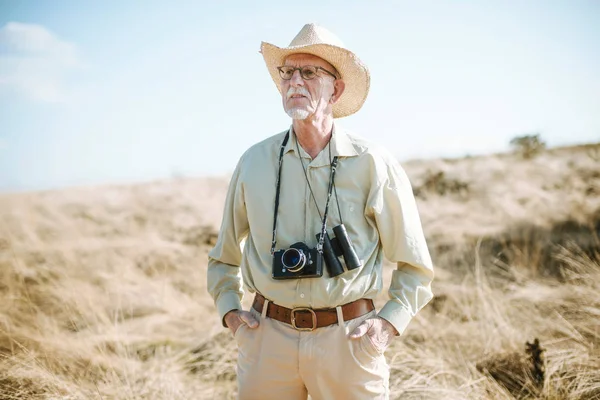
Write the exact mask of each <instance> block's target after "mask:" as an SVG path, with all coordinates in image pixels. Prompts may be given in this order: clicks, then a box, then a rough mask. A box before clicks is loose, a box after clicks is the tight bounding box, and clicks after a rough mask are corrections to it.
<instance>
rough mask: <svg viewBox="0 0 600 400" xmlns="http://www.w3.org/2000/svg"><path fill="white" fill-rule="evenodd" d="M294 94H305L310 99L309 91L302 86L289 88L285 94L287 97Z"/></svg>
mask: <svg viewBox="0 0 600 400" xmlns="http://www.w3.org/2000/svg"><path fill="white" fill-rule="evenodd" d="M294 94H300V95H302V96H306V97H307V98H308V99H309V100H310V93H308V90H306V88H303V87H302V86H298V87H291V88H289V89H288V91H287V93H286V96H287V98H288V99H289V98H290V97H292V95H294Z"/></svg>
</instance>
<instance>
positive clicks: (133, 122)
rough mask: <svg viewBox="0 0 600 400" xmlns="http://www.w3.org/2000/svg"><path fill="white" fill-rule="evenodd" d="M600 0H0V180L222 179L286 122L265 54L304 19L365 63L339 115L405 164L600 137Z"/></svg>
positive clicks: (22, 186) (33, 186)
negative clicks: (528, 141)
mask: <svg viewBox="0 0 600 400" xmlns="http://www.w3.org/2000/svg"><path fill="white" fill-rule="evenodd" d="M599 21H600V2H598V1H595V0H589V1H583V0H582V1H578V0H577V1H575V0H574V1H567V0H565V1H553V0H539V1H528V0H513V1H511V0H508V1H492V0H490V1H447V0H444V1H441V0H440V1H419V2H416V1H328V2H326V1H319V2H317V1H303V2H296V3H294V2H283V3H282V2H274V1H272V2H261V1H253V2H234V1H230V2H183V1H182V2H175V1H174V2H164V1H161V2H159V1H128V2H121V1H119V2H117V1H102V2H75V1H60V0H58V1H52V2H49V1H27V0H20V1H17V0H14V1H8V0H0V191H4V192H6V191H17V190H39V189H49V188H58V187H65V186H72V185H89V184H100V183H126V182H134V181H144V180H152V179H159V178H165V177H170V176H173V175H185V176H205V175H224V174H227V173H229V172H230V171H232V170H233V168H234V167H235V163H236V162H237V160H238V158H239V156H240V155H241V154H242V153H243V151H244V150H245V149H246V148H247V147H249V146H250V145H252V144H253V143H255V142H257V141H259V140H262V139H263V138H265V137H267V136H270V135H272V134H275V133H277V132H279V131H282V130H284V129H286V127H287V126H288V125H289V118H288V117H287V115H286V114H285V113H284V112H283V110H282V106H281V100H280V98H279V95H278V93H277V91H276V89H275V86H274V84H273V82H272V81H271V80H270V77H269V75H268V73H267V71H266V68H265V65H264V61H263V59H262V57H261V56H260V54H259V53H258V50H259V46H260V42H261V41H268V42H270V43H274V44H276V45H279V46H285V45H288V44H289V42H290V41H291V40H292V38H293V37H294V36H295V34H296V33H297V32H298V31H299V30H300V28H301V27H302V26H303V25H304V24H305V23H308V22H315V23H318V24H321V25H323V26H325V27H327V28H328V29H330V30H332V31H333V32H334V33H336V34H337V35H338V36H339V37H340V38H341V39H342V40H343V41H344V43H345V44H346V46H347V47H348V48H350V49H351V50H352V51H354V52H356V53H357V54H358V55H359V57H360V58H361V59H362V60H363V61H364V62H365V63H366V64H367V65H368V66H369V69H370V70H371V75H372V85H371V91H370V94H369V97H368V99H367V102H366V103H365V105H364V107H363V108H362V110H361V111H359V112H358V113H357V114H355V115H353V116H350V117H347V118H343V119H340V120H339V122H340V123H341V124H342V125H343V126H345V127H346V128H349V129H351V130H353V131H355V132H357V133H358V134H360V135H362V136H364V137H367V138H371V139H372V140H374V141H377V142H380V143H382V144H384V145H385V146H386V147H387V148H389V149H390V150H391V151H392V152H393V153H394V154H395V155H396V156H397V157H398V158H399V159H400V160H406V159H412V158H430V157H439V156H443V157H455V156H462V155H465V154H482V153H488V152H496V151H503V150H506V149H507V148H508V142H509V141H510V139H511V138H512V137H514V136H516V135H521V134H527V133H531V132H540V133H541V134H542V137H543V138H544V139H545V140H546V141H547V142H548V143H549V144H550V145H562V144H570V143H583V142H592V141H599V140H600V23H599Z"/></svg>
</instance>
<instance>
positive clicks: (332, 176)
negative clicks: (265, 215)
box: [271, 130, 338, 255]
mask: <svg viewBox="0 0 600 400" xmlns="http://www.w3.org/2000/svg"><path fill="white" fill-rule="evenodd" d="M289 138H290V131H289V130H288V131H287V133H286V134H285V138H284V139H283V142H282V143H281V148H280V150H279V167H278V171H277V181H276V182H277V183H276V189H275V211H274V215H273V238H272V240H271V255H273V254H274V253H275V247H276V246H277V214H278V210H279V195H280V192H281V170H282V166H283V152H284V150H285V146H286V144H287V142H288V140H289ZM298 157H301V155H300V154H298ZM337 161H338V158H337V156H336V157H333V160H332V161H331V173H330V175H329V187H328V189H327V202H326V203H325V212H324V214H323V224H322V226H321V234H320V235H319V242H318V243H317V251H318V252H319V253H322V252H323V242H324V241H325V235H326V234H327V213H328V211H329V200H330V199H331V192H332V190H333V187H334V180H335V171H336V169H337ZM300 162H302V159H301V158H300ZM302 168H303V169H304V163H303V164H302ZM304 172H305V174H306V171H304ZM306 179H307V183H308V177H306ZM309 188H310V186H309ZM310 190H311V195H312V196H313V199H314V195H313V193H312V189H310ZM315 205H316V203H315ZM317 212H319V209H318V208H317ZM319 214H321V213H320V212H319Z"/></svg>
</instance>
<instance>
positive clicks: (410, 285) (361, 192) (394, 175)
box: [208, 125, 433, 333]
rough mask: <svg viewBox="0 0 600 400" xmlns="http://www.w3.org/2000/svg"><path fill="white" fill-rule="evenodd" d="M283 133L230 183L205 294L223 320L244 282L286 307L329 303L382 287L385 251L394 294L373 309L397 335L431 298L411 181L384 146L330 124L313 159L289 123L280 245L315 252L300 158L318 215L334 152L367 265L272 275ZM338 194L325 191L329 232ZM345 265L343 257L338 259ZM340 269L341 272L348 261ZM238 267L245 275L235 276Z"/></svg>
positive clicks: (248, 156) (345, 205)
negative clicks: (311, 274) (318, 273)
mask: <svg viewBox="0 0 600 400" xmlns="http://www.w3.org/2000/svg"><path fill="white" fill-rule="evenodd" d="M286 132H287V131H285V132H282V133H279V134H277V135H275V136H273V137H270V138H268V139H266V140H264V141H262V142H260V143H257V144H256V145H254V146H252V147H251V148H250V149H248V150H247V151H246V152H245V153H244V154H243V155H242V157H241V159H240V160H239V162H238V165H237V167H236V169H235V171H234V173H233V176H232V178H231V182H230V184H229V191H228V194H227V199H226V201H225V209H224V213H223V222H222V225H221V230H220V233H219V238H218V240H217V244H216V245H215V247H214V248H213V249H212V251H211V252H210V253H209V263H208V291H209V293H210V294H211V296H212V297H213V299H214V301H215V304H216V307H217V310H218V312H219V315H220V316H221V319H222V318H223V317H224V316H225V314H226V313H227V312H228V311H231V310H234V309H241V308H242V307H241V298H242V295H243V289H242V281H243V284H244V286H245V287H246V288H247V289H248V290H249V291H250V292H252V293H254V292H259V293H261V294H262V295H263V296H264V297H265V298H267V299H269V300H270V301H272V302H274V303H275V304H279V305H281V306H284V307H288V308H294V307H311V308H329V307H335V306H338V305H342V304H346V303H349V302H352V301H354V300H357V299H360V298H371V299H372V298H375V296H376V295H377V294H378V293H379V292H380V291H381V290H382V287H383V282H382V262H383V257H384V255H385V257H387V259H388V260H390V261H392V262H395V263H397V268H396V270H395V271H394V272H393V274H392V279H391V284H390V287H389V296H390V300H389V301H388V302H387V303H386V304H385V305H384V307H383V308H382V309H381V310H380V311H379V313H378V315H379V316H380V317H382V318H384V319H386V320H388V321H389V322H391V323H392V324H393V325H394V327H395V328H396V330H397V331H398V332H399V333H402V332H403V331H404V330H405V328H406V326H407V325H408V323H409V322H410V320H411V318H412V317H413V316H414V315H415V314H416V313H417V312H418V311H419V310H420V309H421V308H422V307H423V306H424V305H425V304H427V302H428V301H429V300H431V298H432V297H433V295H432V292H431V281H432V279H433V266H432V262H431V257H430V255H429V251H428V249H427V244H426V242H425V238H424V235H423V230H422V227H421V221H420V218H419V214H418V210H417V207H416V203H415V199H414V196H413V192H412V189H411V185H410V182H409V180H408V178H407V176H406V174H405V172H404V170H403V169H402V167H401V166H400V165H399V164H398V162H397V160H396V159H395V158H394V157H392V156H391V154H390V153H389V152H387V151H386V150H385V149H383V148H382V147H380V146H378V145H375V144H373V143H370V142H368V141H366V140H364V139H362V138H360V137H358V136H356V135H353V134H350V133H349V132H347V131H345V130H344V129H342V128H340V127H339V126H335V125H334V130H333V135H332V139H331V141H330V144H328V146H327V147H325V149H323V151H321V152H320V153H319V154H318V155H317V157H316V158H315V159H313V160H311V158H310V156H309V155H308V154H307V153H306V152H305V151H304V149H302V147H299V149H300V153H298V150H297V149H298V147H297V144H296V143H297V141H296V136H295V135H294V134H293V130H292V129H290V139H289V140H288V143H287V144H286V147H285V151H284V156H283V168H282V172H281V194H280V204H279V212H278V218H277V248H276V250H279V249H285V248H288V247H289V246H290V245H291V244H293V243H295V242H299V241H303V242H305V243H306V244H307V245H308V246H309V247H311V248H313V247H315V246H316V244H317V238H316V236H315V235H316V234H317V233H319V232H320V230H321V226H322V220H321V218H320V217H319V213H318V212H317V209H316V206H315V203H314V201H313V199H312V198H311V194H310V190H309V187H308V185H307V182H306V177H305V175H304V171H303V169H302V164H301V163H300V159H299V155H300V157H302V160H303V162H304V166H305V168H306V174H307V177H308V180H309V181H310V185H311V187H312V190H313V193H314V196H315V198H316V201H317V204H318V207H319V210H320V212H321V214H322V213H323V212H324V208H325V203H326V199H327V189H328V183H329V176H330V158H329V151H330V149H329V146H331V157H335V156H338V158H339V160H338V167H337V171H336V175H335V187H336V191H337V195H338V196H339V199H338V200H339V206H340V211H341V214H342V215H341V216H342V219H343V222H344V225H345V227H346V230H347V231H348V235H349V236H350V239H351V240H352V243H353V244H354V248H355V250H356V252H357V254H358V257H359V258H360V259H361V260H363V266H362V267H360V268H357V269H354V270H349V271H346V272H344V273H343V274H341V275H338V276H336V277H333V278H331V277H330V276H329V275H328V273H327V269H326V268H325V267H324V268H323V269H324V273H323V276H322V277H320V278H304V279H290V280H274V279H273V278H272V269H273V257H272V256H271V239H272V232H273V213H274V204H275V189H276V179H277V171H278V164H279V152H280V148H281V144H282V142H283V139H284V137H285V134H286ZM340 222H341V221H340V217H339V213H338V206H337V203H336V193H335V192H334V193H333V194H332V196H331V202H330V204H329V213H328V223H327V226H328V233H329V236H330V237H331V238H333V237H334V234H333V231H332V228H333V227H334V226H337V225H339V224H340ZM340 261H341V263H342V265H344V260H343V257H340ZM344 269H346V267H345V265H344ZM240 273H241V275H240Z"/></svg>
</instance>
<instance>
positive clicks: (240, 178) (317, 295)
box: [208, 24, 433, 399]
mask: <svg viewBox="0 0 600 400" xmlns="http://www.w3.org/2000/svg"><path fill="white" fill-rule="evenodd" d="M261 53H262V55H263V57H264V59H265V62H266V64H267V69H268V71H269V73H270V74H271V77H272V78H273V80H274V81H275V84H276V85H277V88H278V89H279V92H280V93H281V96H282V102H283V108H284V110H285V111H286V113H287V114H288V115H289V116H290V117H291V118H292V124H291V127H290V128H289V129H286V130H285V131H284V132H281V133H279V134H277V135H274V136H271V137H269V138H268V139H266V140H264V141H262V142H260V143H258V144H255V145H254V146H252V147H251V148H250V149H248V150H247V151H246V152H245V153H244V154H243V155H242V157H241V159H240V160H239V162H238V165H237V167H236V169H235V171H234V173H233V176H232V178H231V183H230V185H229V191H228V194H227V199H226V202H225V210H224V214H223V222H222V226H221V230H220V233H219V238H218V240H217V243H216V245H215V247H214V249H212V251H211V252H210V254H209V265H208V290H209V292H210V294H211V295H212V297H213V298H214V301H215V304H216V307H217V310H218V312H219V315H220V317H221V321H222V323H223V325H224V326H226V327H228V328H229V329H230V330H231V332H232V333H233V335H234V337H235V340H236V342H237V345H238V363H237V375H238V393H239V394H238V396H239V398H241V399H306V398H307V395H308V394H310V395H311V397H312V398H313V399H373V398H388V396H389V387H388V381H389V367H388V365H387V363H386V360H385V357H384V351H385V350H386V348H387V347H388V346H389V344H390V342H391V341H392V339H393V338H394V337H395V336H398V335H400V334H402V332H403V331H404V330H405V328H406V326H407V325H408V323H409V322H410V320H411V318H412V317H413V316H414V315H415V314H416V313H417V312H418V311H419V310H420V309H421V308H422V307H423V306H424V305H425V304H426V303H427V302H428V301H429V300H430V299H431V298H432V292H431V281H432V279H433V267H432V262H431V258H430V256H429V252H428V249H427V245H426V242H425V239H424V235H423V231H422V227H421V222H420V218H419V215H418V211H417V207H416V204H415V199H414V196H413V193H412V189H411V185H410V182H409V180H408V178H407V177H406V174H405V173H404V171H403V169H402V168H401V167H400V165H399V164H398V162H397V161H396V160H395V159H394V157H392V156H391V155H390V154H389V153H388V152H387V151H386V150H385V149H383V148H382V147H380V146H377V145H375V144H373V143H371V142H369V141H367V140H365V139H362V138H360V137H359V136H356V135H354V134H352V133H350V132H348V131H346V130H344V129H342V128H341V127H340V126H339V125H338V124H337V123H335V121H334V119H335V118H341V117H344V116H347V115H350V114H353V113H355V112H357V111H358V110H359V109H360V108H361V106H362V105H363V103H364V101H365V99H366V97H367V94H368V91H369V83H370V76H369V72H368V69H367V68H366V66H365V65H364V64H363V63H362V62H361V61H360V59H359V58H358V57H357V56H356V55H355V54H353V53H352V52H350V51H349V50H347V49H346V48H345V47H344V46H343V44H342V43H341V42H340V40H339V39H338V38H337V37H336V36H334V35H333V34H332V33H331V32H329V31H328V30H326V29H324V28H322V27H319V26H316V25H313V24H308V25H305V26H304V27H303V28H302V30H301V31H300V32H299V33H298V35H297V36H296V37H295V38H294V40H292V42H291V44H290V46H289V47H285V48H280V47H277V46H274V45H272V44H268V43H264V42H263V43H262V45H261ZM390 129H393V127H390ZM243 241H245V243H244V245H243V250H242V242H243ZM384 255H385V257H386V258H387V259H388V260H390V261H392V262H394V263H396V265H397V267H396V269H395V270H394V271H393V274H392V278H391V283H390V286H389V297H390V299H389V301H388V302H387V303H386V304H385V305H384V306H383V307H382V308H381V309H380V310H379V311H378V312H377V310H375V307H374V305H373V299H374V298H375V297H376V296H377V294H378V293H379V292H380V291H381V290H382V287H383V282H382V275H383V273H382V264H383V258H384ZM242 282H243V286H244V287H245V288H246V289H247V290H249V291H250V292H252V293H255V297H254V302H253V305H252V308H251V309H250V310H249V311H244V310H242V306H241V299H242V294H243V290H242Z"/></svg>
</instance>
